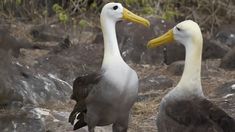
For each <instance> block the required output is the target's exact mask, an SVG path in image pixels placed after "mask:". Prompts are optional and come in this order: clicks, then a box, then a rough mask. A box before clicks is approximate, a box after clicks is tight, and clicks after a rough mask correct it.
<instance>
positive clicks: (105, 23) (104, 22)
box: [100, 16, 123, 68]
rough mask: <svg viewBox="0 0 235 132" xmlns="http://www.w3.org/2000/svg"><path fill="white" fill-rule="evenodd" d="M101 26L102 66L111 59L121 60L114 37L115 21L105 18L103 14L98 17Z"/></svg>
mask: <svg viewBox="0 0 235 132" xmlns="http://www.w3.org/2000/svg"><path fill="white" fill-rule="evenodd" d="M100 22H101V28H102V32H103V38H104V57H103V62H102V68H103V67H106V66H107V65H109V64H111V63H110V62H113V61H123V59H122V57H121V54H120V51H119V48H118V42H117V37H116V30H115V25H116V22H115V21H113V20H110V19H107V18H106V17H105V16H101V18H100Z"/></svg>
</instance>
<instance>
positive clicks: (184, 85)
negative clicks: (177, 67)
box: [176, 38, 203, 96]
mask: <svg viewBox="0 0 235 132" xmlns="http://www.w3.org/2000/svg"><path fill="white" fill-rule="evenodd" d="M186 43H188V44H184V45H185V50H186V57H185V66H184V72H183V75H182V77H181V80H180V82H179V83H178V85H177V86H176V88H178V89H180V90H182V91H184V92H186V93H187V94H193V95H195V94H196V95H202V96H203V92H202V86H201V58H202V57H201V56H202V38H201V39H200V38H199V39H197V40H192V41H188V42H186ZM189 43H191V44H189Z"/></svg>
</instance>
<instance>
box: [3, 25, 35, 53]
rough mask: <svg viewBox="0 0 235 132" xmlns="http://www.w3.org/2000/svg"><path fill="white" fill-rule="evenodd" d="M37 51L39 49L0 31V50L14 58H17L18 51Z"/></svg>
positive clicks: (5, 31) (6, 32) (4, 31)
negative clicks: (9, 53)
mask: <svg viewBox="0 0 235 132" xmlns="http://www.w3.org/2000/svg"><path fill="white" fill-rule="evenodd" d="M21 48H25V49H38V48H39V47H37V46H35V45H33V44H31V43H29V42H27V41H26V40H17V39H16V38H14V37H12V36H11V35H10V33H9V32H8V31H7V30H6V29H0V49H2V50H5V51H7V52H11V53H12V55H13V56H14V57H19V55H20V49H21Z"/></svg>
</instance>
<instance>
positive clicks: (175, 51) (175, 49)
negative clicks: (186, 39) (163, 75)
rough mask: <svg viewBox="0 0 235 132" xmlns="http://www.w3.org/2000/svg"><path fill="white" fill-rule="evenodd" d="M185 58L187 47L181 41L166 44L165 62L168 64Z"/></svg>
mask: <svg viewBox="0 0 235 132" xmlns="http://www.w3.org/2000/svg"><path fill="white" fill-rule="evenodd" d="M184 59H185V48H184V46H183V45H182V44H180V43H173V44H168V45H166V51H165V63H166V64H167V65H169V64H171V63H173V62H175V61H178V60H184Z"/></svg>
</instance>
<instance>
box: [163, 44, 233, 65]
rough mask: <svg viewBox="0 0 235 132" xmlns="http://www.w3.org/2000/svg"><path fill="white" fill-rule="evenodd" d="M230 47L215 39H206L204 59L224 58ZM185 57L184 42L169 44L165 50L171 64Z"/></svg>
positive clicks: (166, 60)
mask: <svg viewBox="0 0 235 132" xmlns="http://www.w3.org/2000/svg"><path fill="white" fill-rule="evenodd" d="M229 50H230V48H229V47H228V46H226V45H223V44H222V43H220V42H218V41H215V40H207V39H204V42H203V51H202V59H203V60H205V59H217V58H222V57H224V55H225V54H226V53H227V52H228V51H229ZM184 59H185V48H184V46H183V45H182V44H179V43H176V44H168V45H167V46H166V51H165V63H166V64H168V65H169V64H171V63H173V62H175V61H179V60H184Z"/></svg>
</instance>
